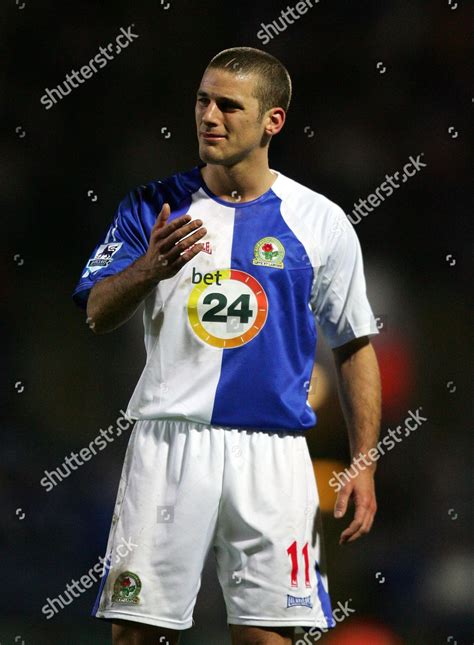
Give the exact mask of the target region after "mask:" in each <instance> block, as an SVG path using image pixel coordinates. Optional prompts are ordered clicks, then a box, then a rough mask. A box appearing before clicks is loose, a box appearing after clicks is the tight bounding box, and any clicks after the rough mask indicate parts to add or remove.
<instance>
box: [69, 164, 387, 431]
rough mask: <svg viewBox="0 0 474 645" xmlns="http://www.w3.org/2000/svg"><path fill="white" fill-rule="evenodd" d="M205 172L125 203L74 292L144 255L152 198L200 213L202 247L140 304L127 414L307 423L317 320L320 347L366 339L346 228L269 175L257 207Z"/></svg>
mask: <svg viewBox="0 0 474 645" xmlns="http://www.w3.org/2000/svg"><path fill="white" fill-rule="evenodd" d="M203 165H204V164H201V165H199V166H196V167H194V168H193V169H192V170H191V171H188V172H183V173H177V174H175V175H172V176H170V177H168V178H166V179H164V180H162V181H152V182H150V183H148V184H147V185H146V186H140V187H139V188H137V189H136V190H134V191H132V192H131V193H129V195H127V197H126V198H125V199H124V200H123V201H122V202H121V203H120V205H119V207H118V210H117V212H116V215H115V218H114V220H113V222H112V225H111V226H110V228H109V230H108V232H107V235H106V236H105V238H104V239H103V240H102V242H101V243H100V244H99V245H98V246H97V247H96V249H95V250H94V252H93V254H92V256H91V258H90V259H89V261H88V262H87V264H86V266H85V268H84V271H83V274H82V277H81V279H80V281H79V283H78V285H77V287H76V289H75V291H74V294H73V298H74V300H75V302H76V303H77V304H78V305H79V306H81V307H83V308H85V307H86V304H87V298H88V294H89V291H90V289H91V288H92V287H93V286H94V284H95V283H96V282H98V281H99V280H102V279H103V278H105V277H106V276H110V275H113V274H115V273H118V272H120V271H122V270H123V269H125V268H126V267H127V266H129V265H130V264H131V263H132V262H134V261H135V260H137V259H138V258H139V257H140V256H142V255H143V254H145V253H146V251H147V248H148V240H149V237H150V232H151V228H152V226H153V224H154V223H155V221H156V218H157V216H158V214H159V212H160V211H161V208H162V205H163V203H164V202H168V203H169V204H170V207H171V214H170V217H169V220H168V221H172V220H173V219H174V218H176V217H179V216H180V215H184V214H185V213H189V214H190V215H191V217H192V218H193V219H198V218H199V219H201V220H202V221H203V225H204V227H205V228H206V229H207V234H206V236H205V237H204V238H202V239H201V240H200V242H202V243H203V244H205V250H204V251H201V252H200V253H198V254H197V256H195V257H194V258H193V259H192V260H191V261H189V262H188V263H187V264H185V266H184V267H183V268H182V269H181V270H180V271H178V273H177V274H176V275H175V276H174V277H173V278H169V279H166V280H163V281H161V282H160V283H159V284H158V285H157V286H156V288H155V289H154V290H153V291H152V292H151V293H150V295H149V296H148V297H147V298H146V299H145V302H144V305H145V308H144V313H143V324H144V329H145V346H146V352H147V360H146V365H145V367H144V370H143V372H142V375H141V377H140V379H139V381H138V383H137V386H136V388H135V391H134V393H133V395H132V398H131V400H130V402H129V404H128V408H127V413H128V414H129V415H131V416H134V417H137V418H139V419H155V418H165V417H178V418H184V419H188V420H190V421H196V422H200V423H207V424H212V425H219V426H227V427H237V428H251V429H266V430H273V431H283V430H286V431H288V430H294V431H301V430H305V429H308V428H311V427H313V426H314V425H315V423H316V415H315V414H314V412H313V410H312V408H311V406H310V405H309V404H308V402H307V383H308V382H309V381H310V379H311V373H312V368H313V364H314V358H315V351H316V341H317V329H316V324H315V322H317V323H318V324H319V326H320V328H321V329H322V331H323V333H324V335H325V338H326V339H327V341H328V344H329V345H330V347H332V348H334V347H337V346H339V345H343V344H344V343H346V342H349V341H350V340H352V339H353V338H357V337H359V336H365V335H369V334H377V333H378V332H377V326H376V322H375V319H374V315H373V313H372V310H371V307H370V304H369V302H368V300H367V295H366V285H365V278H364V270H363V260H362V252H361V248H360V244H359V241H358V238H357V236H356V233H355V231H354V229H353V227H352V225H351V224H350V222H349V221H348V220H347V218H346V216H345V214H344V212H343V211H342V210H341V209H340V208H339V207H338V206H337V205H336V204H334V203H333V202H331V201H330V200H329V199H327V198H326V197H324V196H322V195H320V194H318V193H316V192H314V191H312V190H310V189H309V188H306V187H305V186H303V185H302V184H299V183H298V182H296V181H294V180H292V179H290V178H288V177H286V176H284V175H282V174H281V173H276V172H275V171H272V172H274V174H275V175H276V180H275V182H274V183H273V185H272V186H271V188H270V189H269V190H268V191H267V192H266V193H265V194H263V195H261V196H260V197H258V198H257V199H254V200H252V201H249V202H245V203H239V202H233V203H231V202H227V201H224V200H222V199H220V198H218V197H216V196H215V195H214V194H212V193H211V192H210V190H209V189H208V187H207V186H206V184H205V183H204V180H203V178H202V176H201V173H200V168H201V167H202V166H203Z"/></svg>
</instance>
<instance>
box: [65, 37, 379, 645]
mask: <svg viewBox="0 0 474 645" xmlns="http://www.w3.org/2000/svg"><path fill="white" fill-rule="evenodd" d="M290 99H291V80H290V76H289V74H288V72H287V70H286V69H285V67H284V66H283V65H282V64H281V63H280V62H279V61H278V60H277V59H276V58H274V57H273V56H271V55H269V54H268V53H266V52H263V51H260V50H257V49H253V48H248V47H238V48H232V49H228V50H224V51H223V52H220V53H219V54H218V55H217V56H215V57H214V58H213V59H212V61H211V62H210V63H209V65H208V67H207V68H206V70H205V73H204V76H203V78H202V80H201V84H200V86H199V89H198V92H197V99H196V107H195V116H196V127H197V136H198V143H199V156H200V158H201V160H202V162H203V163H201V164H199V165H198V166H196V167H194V168H193V169H192V170H190V171H186V172H182V173H177V174H174V175H172V176H170V177H168V178H165V179H162V180H161V181H151V182H150V183H148V184H147V185H145V186H140V187H139V188H137V189H136V190H134V191H132V192H131V193H130V194H129V195H128V196H127V197H126V198H125V199H124V200H123V201H122V202H121V203H120V205H119V207H118V210H117V213H116V215H115V218H114V220H113V222H112V224H111V226H110V228H109V230H108V232H107V234H106V236H105V237H104V238H103V239H102V240H101V243H100V244H99V245H98V246H97V247H96V249H95V250H94V252H93V254H92V256H91V258H90V259H89V261H88V262H87V265H86V267H85V269H84V272H83V275H82V277H81V279H80V281H79V283H78V285H77V288H76V290H75V292H74V296H73V297H74V299H75V301H76V302H77V304H78V305H80V306H81V307H83V308H87V321H88V324H89V326H90V327H91V329H93V330H94V332H96V333H98V334H102V333H106V332H110V331H112V330H114V329H116V328H117V327H119V326H120V325H122V324H124V323H125V322H126V321H127V320H129V319H130V317H131V316H132V315H133V314H134V313H135V311H136V310H137V308H138V306H139V305H140V304H141V303H144V313H143V324H144V333H145V345H146V351H147V361H146V365H145V368H144V370H143V373H142V375H141V377H140V379H139V382H138V384H137V386H136V388H135V391H134V393H133V395H132V398H131V400H130V402H129V405H128V408H127V413H128V414H129V415H130V416H132V417H135V418H136V419H138V420H137V422H136V424H135V427H134V429H133V432H132V435H131V437H130V441H129V445H128V448H127V452H126V456H125V462H124V466H123V471H122V478H121V482H120V486H119V490H118V494H117V500H116V505H115V512H114V515H113V519H112V526H111V530H110V535H109V541H108V546H107V556H108V562H109V566H108V567H107V569H106V571H105V573H104V576H103V578H102V581H101V585H100V590H99V593H98V597H97V601H96V605H95V607H94V610H93V615H95V616H97V617H99V618H105V619H108V620H110V621H112V623H113V625H112V634H113V642H114V643H116V644H132V643H133V644H138V643H140V644H144V643H158V642H166V641H168V642H169V643H170V644H174V643H177V642H178V640H179V633H180V631H181V630H183V629H188V628H190V627H191V626H192V614H193V608H194V605H195V602H196V597H197V593H198V591H199V587H200V581H201V572H202V569H203V566H204V562H205V559H206V556H207V553H208V551H209V549H210V548H211V547H212V548H213V549H214V553H215V555H216V560H217V572H218V577H219V582H220V585H221V587H222V591H223V594H224V599H225V602H226V607H227V619H228V623H229V625H230V632H231V637H232V643H234V644H238V645H243V644H244V643H245V644H252V643H268V644H271V645H277V644H282V645H283V644H290V643H291V642H292V639H293V638H294V628H295V627H297V626H303V627H306V628H309V627H320V628H328V627H332V626H334V624H335V621H334V619H333V616H332V610H331V604H330V599H329V595H328V583H327V577H326V572H325V565H324V554H323V549H322V535H321V520H320V517H321V514H320V511H319V508H318V506H319V505H318V493H317V488H316V483H315V479H314V473H313V468H312V463H311V458H310V455H309V451H308V447H307V443H306V437H305V433H306V431H307V430H308V429H310V428H312V427H314V425H315V423H316V417H315V414H314V412H313V410H312V408H311V407H310V405H309V404H308V402H307V387H306V384H307V383H308V382H309V381H310V379H311V372H312V368H313V364H314V359H315V351H316V340H317V329H316V323H318V324H319V326H320V328H321V330H322V331H323V333H324V335H325V337H326V339H327V341H328V343H329V345H330V346H331V348H332V349H333V352H334V359H335V364H336V368H337V374H338V385H339V391H340V398H341V402H342V406H343V410H344V414H345V418H346V422H347V426H348V431H349V438H350V447H351V454H352V457H353V458H355V456H356V455H359V454H360V453H366V452H368V451H369V450H370V449H371V448H374V447H375V445H376V443H377V438H378V433H379V426H380V398H381V396H380V378H379V372H378V365H377V360H376V357H375V353H374V350H373V347H372V345H371V343H370V341H369V338H368V336H369V335H371V334H376V333H377V328H376V323H375V320H374V316H373V313H372V310H371V308H370V305H369V302H368V300H367V296H366V285H365V279H364V271H363V261H362V254H361V248H360V245H359V242H358V239H357V237H356V234H355V232H354V229H353V228H352V226H351V224H350V223H349V222H348V221H347V218H346V217H345V215H344V212H343V211H342V210H341V209H340V208H339V207H338V206H337V205H336V204H334V203H333V202H331V201H330V200H329V199H327V198H326V197H324V196H322V195H320V194H319V193H316V192H314V191H312V190H310V189H309V188H306V187H305V186H303V185H301V184H299V183H297V182H296V181H294V180H292V179H290V178H288V177H286V176H285V175H283V174H281V173H280V172H277V171H274V170H271V169H270V168H269V164H268V148H269V144H270V141H271V140H272V137H273V136H275V135H276V134H278V133H279V132H280V130H281V129H282V127H283V125H284V123H285V118H286V113H287V110H288V108H289V104H290ZM374 470H375V465H372V466H370V467H366V468H365V469H364V470H363V471H361V473H360V475H359V476H358V477H355V478H354V479H353V480H351V481H350V482H349V483H348V484H347V485H346V486H345V487H344V488H343V489H342V490H341V491H340V492H339V495H338V499H337V502H336V509H335V515H336V517H337V516H338V515H339V516H343V515H344V514H345V512H346V508H347V505H348V501H349V499H350V498H352V500H353V502H354V505H355V515H354V518H353V519H352V521H351V522H350V524H349V526H348V527H347V528H346V529H345V530H344V531H343V532H342V534H341V543H344V542H352V541H354V540H356V539H357V538H359V537H360V536H361V535H363V534H364V533H367V532H368V531H369V530H370V528H371V526H372V523H373V520H374V515H375V511H376V500H375V490H374ZM123 540H126V541H127V540H129V541H130V543H131V544H133V545H134V548H131V549H130V550H129V551H128V552H127V554H126V555H125V556H124V557H119V555H120V554H118V553H116V551H117V549H118V547H119V545H120V544H121V542H122V541H123ZM112 563H113V564H112ZM165 639H166V640H165Z"/></svg>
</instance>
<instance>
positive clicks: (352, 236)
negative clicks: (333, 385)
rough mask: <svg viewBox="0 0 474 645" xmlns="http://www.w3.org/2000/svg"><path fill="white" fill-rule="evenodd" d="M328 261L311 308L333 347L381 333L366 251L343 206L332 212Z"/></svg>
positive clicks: (315, 284)
mask: <svg viewBox="0 0 474 645" xmlns="http://www.w3.org/2000/svg"><path fill="white" fill-rule="evenodd" d="M331 215H333V217H331V220H330V223H328V227H327V228H328V229H329V232H328V234H327V241H328V244H327V252H326V262H324V263H323V265H322V266H321V267H320V269H319V272H318V274H317V276H316V279H315V281H314V284H313V288H312V294H311V308H312V310H313V313H314V316H315V319H316V322H317V323H318V325H319V326H320V328H321V330H322V332H323V334H324V337H325V338H326V340H327V342H328V344H329V346H330V347H331V349H334V348H335V347H339V346H340V345H344V344H345V343H348V342H349V341H351V340H353V339H354V338H359V337H360V336H368V335H373V334H378V333H379V332H378V329H377V323H376V320H375V317H374V314H373V313H372V309H371V307H370V304H369V301H368V299H367V294H366V284H365V276H364V266H363V259H362V250H361V247H360V243H359V239H358V237H357V235H356V232H355V230H354V227H353V226H352V224H351V223H350V222H349V221H348V219H347V217H346V215H345V214H344V212H343V211H342V209H340V208H339V207H336V209H335V210H334V211H332V213H331Z"/></svg>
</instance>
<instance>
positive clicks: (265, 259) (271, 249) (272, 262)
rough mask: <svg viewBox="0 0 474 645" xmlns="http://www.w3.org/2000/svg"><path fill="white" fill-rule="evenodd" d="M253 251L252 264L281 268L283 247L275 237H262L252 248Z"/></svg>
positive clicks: (283, 255) (283, 253) (283, 254)
mask: <svg viewBox="0 0 474 645" xmlns="http://www.w3.org/2000/svg"><path fill="white" fill-rule="evenodd" d="M253 253H254V259H253V260H252V262H253V264H257V265H260V266H264V267H275V268H277V269H283V258H284V257H285V249H284V247H283V244H282V243H281V242H280V240H277V238H276V237H264V238H262V239H261V240H259V241H258V242H257V244H256V245H255V247H254V249H253Z"/></svg>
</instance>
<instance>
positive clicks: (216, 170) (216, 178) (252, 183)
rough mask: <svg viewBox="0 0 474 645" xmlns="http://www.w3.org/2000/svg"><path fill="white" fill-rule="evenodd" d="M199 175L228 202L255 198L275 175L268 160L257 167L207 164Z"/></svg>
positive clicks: (210, 188)
mask: <svg viewBox="0 0 474 645" xmlns="http://www.w3.org/2000/svg"><path fill="white" fill-rule="evenodd" d="M201 176H202V178H203V179H204V181H205V183H206V185H207V187H208V188H209V190H210V191H211V192H212V193H214V195H216V196H217V197H219V198H220V199H224V200H226V201H229V202H233V201H234V202H240V203H241V202H249V201H252V200H253V199H257V198H258V197H260V196H261V195H263V194H264V193H266V192H267V190H268V189H269V188H270V187H271V186H272V184H273V183H274V181H275V179H276V178H277V175H276V174H274V173H272V172H271V171H270V168H269V167H268V161H267V163H266V164H264V165H263V164H262V165H260V166H259V167H258V168H251V169H250V168H245V167H243V166H242V164H237V165H235V166H221V165H217V164H207V165H206V166H204V167H203V168H201Z"/></svg>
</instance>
